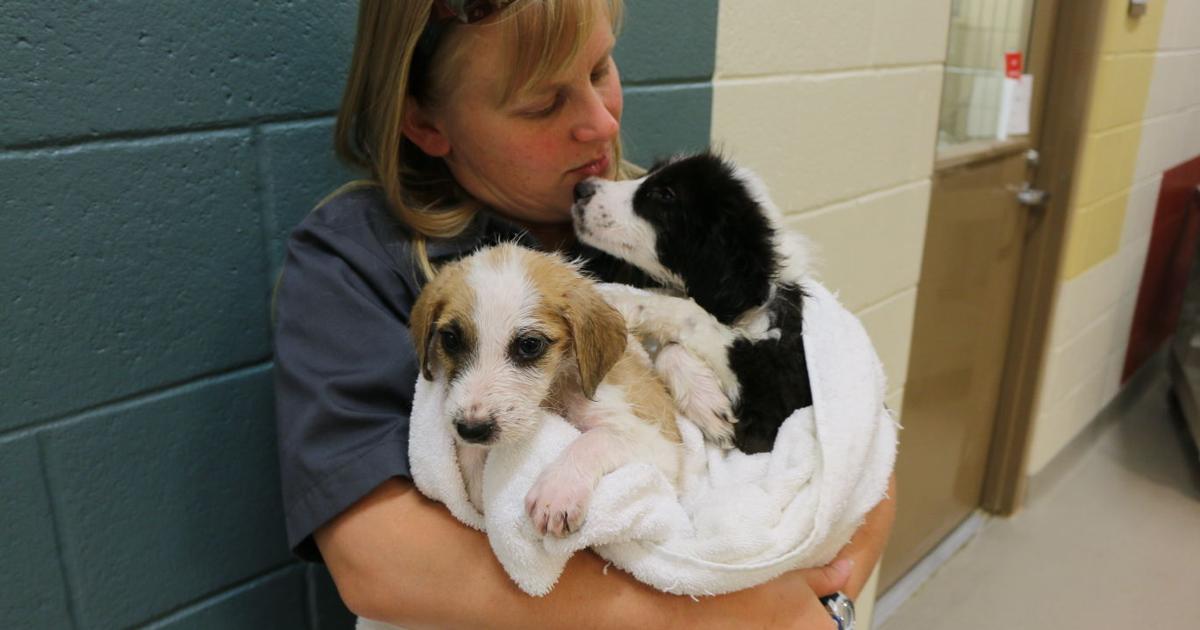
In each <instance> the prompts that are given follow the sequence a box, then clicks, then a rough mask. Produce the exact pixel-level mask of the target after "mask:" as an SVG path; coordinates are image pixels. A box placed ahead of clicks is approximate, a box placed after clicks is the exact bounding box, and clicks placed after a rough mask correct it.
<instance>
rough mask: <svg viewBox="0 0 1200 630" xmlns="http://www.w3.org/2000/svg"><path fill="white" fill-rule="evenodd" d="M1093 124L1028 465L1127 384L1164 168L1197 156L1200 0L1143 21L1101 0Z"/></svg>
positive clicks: (1162, 9)
mask: <svg viewBox="0 0 1200 630" xmlns="http://www.w3.org/2000/svg"><path fill="white" fill-rule="evenodd" d="M1097 5H1098V9H1102V10H1103V16H1104V21H1103V24H1104V26H1103V29H1104V30H1103V32H1102V33H1101V38H1100V47H1099V48H1100V51H1099V55H1100V57H1099V59H1098V63H1097V64H1096V70H1095V76H1094V77H1093V79H1094V80H1093V89H1092V95H1091V98H1090V110H1091V111H1090V113H1089V116H1088V122H1087V134H1086V138H1085V140H1084V143H1083V149H1082V154H1081V155H1080V158H1079V161H1078V167H1077V170H1076V172H1075V176H1074V178H1073V182H1074V184H1073V186H1074V188H1073V191H1072V203H1071V208H1069V212H1071V218H1070V220H1069V223H1068V233H1067V237H1066V243H1065V246H1066V250H1065V252H1064V262H1063V268H1062V272H1061V284H1060V286H1059V288H1058V292H1057V298H1056V306H1055V315H1054V320H1053V322H1052V323H1051V325H1052V331H1051V337H1050V349H1049V352H1048V355H1047V358H1046V364H1045V367H1044V369H1043V372H1042V383H1041V388H1040V389H1041V394H1040V396H1039V400H1038V402H1037V405H1036V407H1035V409H1036V412H1035V413H1036V415H1035V421H1034V428H1033V434H1032V438H1031V440H1032V441H1031V444H1030V454H1029V458H1028V460H1027V467H1026V471H1027V473H1028V474H1030V475H1034V474H1036V473H1038V472H1039V471H1041V470H1042V469H1043V468H1044V467H1045V466H1046V464H1048V463H1049V462H1050V461H1051V460H1052V459H1053V458H1054V456H1055V455H1057V454H1058V453H1059V452H1060V451H1061V450H1062V449H1063V447H1065V446H1066V445H1067V444H1068V443H1069V442H1070V441H1071V440H1072V438H1074V437H1075V436H1076V435H1078V434H1079V432H1080V431H1082V430H1083V429H1084V428H1085V427H1086V426H1087V425H1088V424H1089V423H1090V422H1091V421H1092V419H1093V418H1095V416H1096V413H1097V412H1098V411H1099V410H1100V409H1101V408H1102V407H1103V406H1104V405H1105V404H1107V403H1108V401H1110V400H1112V398H1113V397H1114V396H1115V395H1116V394H1117V391H1118V388H1119V386H1120V377H1121V369H1122V366H1123V364H1124V360H1125V351H1126V346H1127V344H1128V342H1129V330H1130V327H1131V325H1132V320H1133V310H1134V305H1135V300H1136V299H1137V292H1138V288H1139V285H1140V283H1141V278H1142V270H1143V266H1144V263H1145V259H1146V252H1147V249H1148V247H1149V244H1150V228H1151V224H1152V221H1153V218H1154V210H1155V205H1156V203H1157V200H1158V193H1159V187H1160V185H1161V183H1162V173H1163V171H1165V170H1168V169H1170V168H1171V167H1173V166H1175V165H1177V164H1180V163H1182V162H1185V161H1187V160H1189V159H1191V158H1193V157H1195V156H1197V155H1200V0H1156V1H1152V2H1150V4H1149V12H1148V13H1147V14H1146V15H1145V16H1143V17H1141V18H1138V19H1133V18H1129V17H1128V16H1127V7H1128V2H1127V1H1126V0H1100V1H1098V2H1097Z"/></svg>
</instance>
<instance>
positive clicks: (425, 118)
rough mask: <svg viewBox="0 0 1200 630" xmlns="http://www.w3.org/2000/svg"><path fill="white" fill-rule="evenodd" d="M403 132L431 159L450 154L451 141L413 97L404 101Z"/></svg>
mask: <svg viewBox="0 0 1200 630" xmlns="http://www.w3.org/2000/svg"><path fill="white" fill-rule="evenodd" d="M403 131H404V137H405V138H408V139H409V140H411V141H412V143H413V144H415V145H417V146H418V147H419V148H420V149H421V150H422V151H424V152H425V154H426V155H428V156H430V157H446V155H447V154H449V153H450V139H449V138H447V137H446V134H445V133H444V132H443V131H442V128H441V126H440V125H439V124H438V123H437V121H435V120H434V119H433V118H432V117H431V116H429V113H428V111H427V110H426V109H425V108H424V107H422V106H421V104H420V103H418V102H417V99H415V98H413V97H411V96H408V97H405V99H404V121H403Z"/></svg>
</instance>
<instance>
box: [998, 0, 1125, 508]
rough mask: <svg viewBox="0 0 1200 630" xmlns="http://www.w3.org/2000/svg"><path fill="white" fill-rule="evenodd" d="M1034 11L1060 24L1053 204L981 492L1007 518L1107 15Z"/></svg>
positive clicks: (1044, 217)
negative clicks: (1101, 36)
mask: <svg viewBox="0 0 1200 630" xmlns="http://www.w3.org/2000/svg"><path fill="white" fill-rule="evenodd" d="M1035 11H1036V13H1035V17H1034V25H1035V28H1039V27H1040V28H1051V29H1053V30H1052V31H1051V33H1052V35H1051V36H1050V37H1051V40H1052V41H1053V45H1052V46H1051V47H1050V51H1051V55H1052V56H1051V58H1050V61H1049V63H1050V68H1049V73H1048V75H1047V79H1046V81H1045V87H1046V88H1047V92H1046V95H1045V101H1044V103H1043V105H1042V110H1041V111H1042V115H1041V116H1040V119H1041V121H1042V124H1041V127H1040V129H1036V130H1035V133H1036V134H1037V135H1036V136H1034V137H1036V138H1037V139H1038V142H1037V145H1036V146H1037V147H1038V151H1039V154H1040V157H1039V163H1038V166H1037V172H1036V176H1035V178H1034V186H1035V187H1036V188H1039V189H1041V190H1045V191H1047V192H1048V193H1050V203H1049V204H1048V205H1047V206H1046V207H1045V208H1043V209H1041V210H1032V211H1031V212H1034V213H1035V214H1033V215H1032V216H1031V217H1030V218H1031V221H1030V233H1029V235H1028V239H1027V240H1026V244H1025V252H1024V256H1023V259H1022V263H1021V270H1020V276H1019V280H1018V284H1017V297H1016V300H1015V303H1014V306H1013V319H1012V325H1011V329H1010V332H1009V340H1008V350H1007V355H1006V359H1005V365H1004V373H1003V377H1002V380H1001V387H1000V400H999V404H998V405H997V409H996V420H995V424H994V427H995V428H994V429H993V435H992V440H991V446H990V452H989V454H988V463H987V470H986V472H985V473H984V481H983V489H982V493H981V495H980V503H981V505H982V507H983V508H984V509H985V510H988V511H989V512H993V513H996V514H1002V515H1009V514H1013V513H1015V512H1016V511H1017V510H1018V509H1019V508H1020V507H1021V504H1022V503H1023V501H1024V498H1025V492H1026V489H1027V484H1028V478H1027V476H1026V474H1025V468H1026V465H1027V462H1028V459H1029V447H1030V439H1031V437H1032V433H1033V423H1034V421H1035V418H1034V417H1033V414H1034V412H1035V404H1036V403H1037V399H1038V396H1039V394H1040V390H1041V381H1042V378H1041V377H1042V368H1043V366H1044V364H1045V358H1046V355H1047V354H1048V350H1049V343H1050V323H1051V322H1052V321H1054V320H1053V318H1054V310H1055V294H1056V292H1057V290H1058V286H1059V285H1060V284H1061V282H1060V276H1061V273H1062V258H1063V250H1064V249H1065V242H1066V235H1067V230H1068V229H1069V227H1070V223H1071V217H1070V216H1069V211H1070V208H1071V201H1072V200H1071V188H1072V181H1073V179H1074V174H1075V167H1076V165H1077V161H1078V157H1079V155H1080V152H1081V148H1082V143H1083V141H1084V139H1085V136H1086V133H1087V119H1088V116H1089V114H1090V101H1091V92H1092V80H1093V79H1092V77H1093V76H1094V71H1095V68H1096V64H1097V63H1098V51H1099V40H1100V31H1101V27H1102V26H1103V25H1102V23H1101V20H1102V14H1103V13H1104V12H1103V11H1102V10H1098V9H1097V7H1096V5H1095V3H1094V2H1093V1H1092V0H1039V1H1038V3H1037V6H1036V8H1035Z"/></svg>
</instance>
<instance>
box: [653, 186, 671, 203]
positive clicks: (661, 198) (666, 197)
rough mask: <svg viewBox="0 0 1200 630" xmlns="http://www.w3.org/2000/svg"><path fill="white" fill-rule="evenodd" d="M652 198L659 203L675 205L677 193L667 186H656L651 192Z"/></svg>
mask: <svg viewBox="0 0 1200 630" xmlns="http://www.w3.org/2000/svg"><path fill="white" fill-rule="evenodd" d="M648 194H649V195H650V198H651V199H653V200H655V201H657V202H659V203H675V191H674V190H671V189H670V188H668V187H666V186H655V187H654V188H651V189H650V190H649V193H648Z"/></svg>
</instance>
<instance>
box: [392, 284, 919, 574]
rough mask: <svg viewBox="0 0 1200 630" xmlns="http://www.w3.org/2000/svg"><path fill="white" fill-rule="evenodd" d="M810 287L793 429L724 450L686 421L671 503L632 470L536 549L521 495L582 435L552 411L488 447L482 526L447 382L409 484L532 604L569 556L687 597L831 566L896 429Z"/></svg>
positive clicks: (429, 390)
mask: <svg viewBox="0 0 1200 630" xmlns="http://www.w3.org/2000/svg"><path fill="white" fill-rule="evenodd" d="M805 289H806V291H807V292H808V294H809V295H808V297H807V298H806V299H805V303H804V346H805V354H806V355H807V359H808V373H809V381H810V385H811V387H812V393H813V406H812V407H806V408H804V409H802V410H799V411H797V412H796V413H794V414H793V415H792V416H791V417H790V418H788V420H787V421H786V422H785V423H784V424H783V426H782V427H781V428H780V431H779V436H778V438H777V439H776V442H775V448H774V450H773V451H772V452H770V453H760V454H756V455H747V454H744V453H741V452H739V451H722V450H720V449H718V448H716V447H714V446H712V445H708V444H705V443H704V441H703V439H702V437H701V435H700V432H699V430H698V429H696V428H695V426H693V425H692V424H691V423H689V422H687V421H686V420H684V419H682V418H681V421H680V432H681V433H682V435H683V450H684V459H683V461H684V472H683V474H682V481H681V484H680V485H681V487H680V488H679V494H678V496H677V495H676V493H675V490H674V489H673V488H672V487H671V485H670V484H669V483H668V482H667V480H666V479H665V478H664V477H663V476H662V474H661V473H660V472H658V471H657V470H656V469H654V467H653V466H651V465H649V464H638V463H635V464H629V465H626V466H624V467H622V468H620V469H618V470H616V471H614V472H612V473H610V474H608V475H606V476H605V477H604V478H603V479H601V481H600V483H599V485H598V486H597V487H596V491H595V494H594V495H593V497H592V501H591V504H590V507H589V509H588V513H587V518H586V520H585V521H584V523H583V526H582V527H581V528H580V529H579V531H577V532H575V533H573V534H571V535H569V536H567V537H566V538H562V539H558V538H554V537H546V538H543V537H542V536H540V535H539V534H537V532H536V531H535V530H534V529H533V526H532V524H531V523H530V521H529V517H528V516H527V515H526V514H525V509H524V506H525V501H524V500H525V495H526V493H527V492H528V491H529V488H530V487H532V485H533V482H534V480H535V479H537V476H538V474H540V473H541V471H542V469H544V468H545V467H546V466H547V465H548V464H549V463H550V462H552V461H553V460H554V459H555V458H556V457H557V456H558V454H559V453H560V452H561V451H562V450H563V449H564V448H566V446H567V445H568V444H569V443H570V442H571V441H572V440H573V439H575V437H576V436H578V435H579V431H578V430H576V429H575V428H574V427H572V426H571V425H570V424H568V423H567V422H566V421H565V420H563V419H562V418H560V417H558V416H555V415H553V414H550V413H547V414H546V417H545V419H544V422H542V423H541V425H540V429H539V430H537V431H536V432H534V434H533V435H532V436H531V437H530V439H528V440H526V441H524V442H521V443H519V444H513V445H508V446H504V447H496V448H493V449H492V450H491V451H490V453H489V455H488V460H487V463H486V464H485V466H484V473H483V501H484V512H485V513H486V515H481V514H479V512H478V511H477V510H475V509H474V507H472V505H471V503H470V501H469V500H468V499H467V494H466V489H465V485H464V483H463V480H462V475H461V474H460V472H459V469H458V464H457V460H456V455H455V447H454V439H453V436H452V435H451V433H450V423H449V422H448V421H447V420H446V419H445V417H444V416H443V412H442V405H443V402H444V399H445V396H444V394H443V391H444V390H443V384H442V383H440V382H431V381H426V380H424V379H421V380H419V381H418V383H417V392H416V397H415V401H414V405H413V414H412V419H411V429H410V438H409V455H410V460H411V466H412V473H413V479H414V481H415V482H416V485H417V487H418V488H419V489H420V490H421V492H422V493H424V494H425V495H426V496H428V497H430V498H432V499H435V500H437V501H441V502H442V503H444V504H445V505H446V506H447V507H448V508H449V509H450V511H451V513H453V514H454V516H456V517H457V518H458V519H459V520H461V521H462V522H464V523H466V524H467V525H470V526H471V527H474V528H476V529H480V530H483V531H485V532H487V534H488V540H489V541H490V542H491V546H492V549H493V550H494V551H495V553H496V557H497V558H499V560H500V562H501V564H502V565H503V566H504V568H505V569H506V570H507V572H508V574H509V575H510V576H511V577H512V579H513V580H514V581H515V582H516V583H517V585H518V586H519V587H520V588H521V589H522V590H524V591H525V592H527V593H529V594H531V595H544V594H546V593H548V592H549V591H550V590H551V589H552V588H553V587H554V584H555V582H556V581H557V580H558V577H559V575H560V574H561V573H562V570H563V566H564V565H565V564H566V562H567V559H568V558H569V557H570V556H571V554H573V553H575V552H576V551H579V550H581V549H584V548H587V547H591V548H592V549H593V550H595V552H596V553H598V554H599V555H600V556H601V557H603V558H605V559H607V560H609V561H610V562H612V563H613V564H614V565H616V566H617V567H620V568H621V569H624V570H626V571H628V572H629V573H631V574H632V575H634V576H635V577H636V578H637V579H639V580H641V581H642V582H645V583H646V584H649V585H651V586H654V587H656V588H658V589H661V590H663V591H667V592H670V593H676V594H681V595H716V594H721V593H728V592H731V591H736V590H740V589H744V588H748V587H751V586H754V585H756V584H760V583H762V582H766V581H768V580H770V579H772V578H774V577H776V576H778V575H779V574H781V573H784V572H786V571H789V570H792V569H797V568H804V567H814V566H820V565H823V564H826V563H828V562H829V561H831V560H832V559H833V558H834V556H835V555H836V554H837V552H838V550H840V549H841V548H842V546H843V545H845V544H846V543H847V542H848V541H849V540H850V536H851V534H853V533H854V531H855V530H856V529H857V528H858V526H859V525H860V524H861V523H862V521H863V518H864V517H865V515H866V514H867V512H868V511H870V510H871V508H872V507H874V506H875V505H876V504H877V503H878V502H879V501H880V499H882V498H883V497H884V494H885V492H886V490H887V482H888V477H889V476H890V474H891V470H892V464H893V462H894V460H895V454H896V429H897V427H896V424H895V422H894V421H893V420H892V417H891V414H890V413H889V412H888V410H887V409H886V408H885V406H884V392H885V389H886V388H885V382H884V376H883V370H882V367H881V365H880V362H879V358H878V356H877V355H876V354H875V350H874V348H873V346H872V345H871V341H870V339H869V338H868V336H867V334H866V331H865V330H864V329H863V327H862V324H861V323H859V321H858V319H857V318H855V317H854V315H852V314H851V313H850V312H849V311H847V310H845V309H844V308H843V307H842V306H841V304H839V303H838V301H837V299H836V298H835V297H834V296H833V295H832V294H830V293H829V292H828V291H827V290H826V289H825V288H824V287H822V286H820V285H819V284H817V283H815V282H813V281H807V282H806V283H805Z"/></svg>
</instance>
